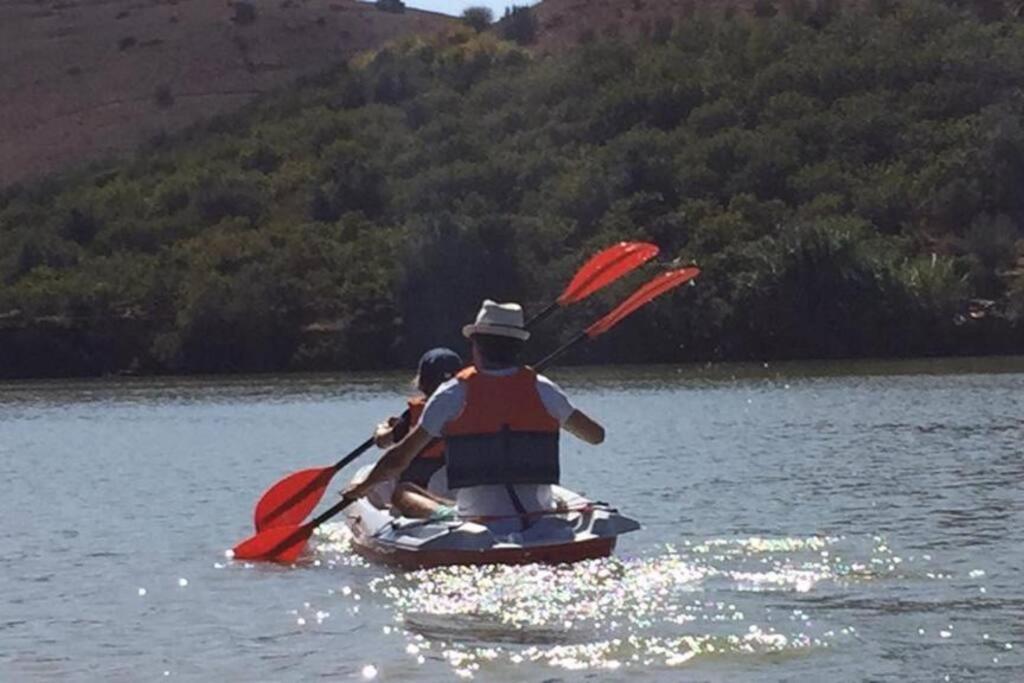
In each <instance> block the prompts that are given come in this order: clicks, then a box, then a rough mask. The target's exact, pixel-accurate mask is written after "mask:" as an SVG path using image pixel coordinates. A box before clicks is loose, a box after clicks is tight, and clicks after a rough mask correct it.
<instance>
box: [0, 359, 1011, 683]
mask: <svg viewBox="0 0 1024 683" xmlns="http://www.w3.org/2000/svg"><path fill="white" fill-rule="evenodd" d="M553 376H554V378H555V379H556V380H558V381H560V382H561V383H562V384H563V386H564V387H565V388H566V389H567V390H568V391H569V392H570V393H571V394H572V396H573V397H574V399H575V401H576V402H577V404H578V405H579V406H581V407H583V408H585V409H586V410H588V412H591V413H592V414H593V415H595V416H596V417H598V418H599V419H601V420H602V421H603V422H604V423H605V424H606V426H607V427H608V432H609V438H608V441H607V442H606V443H605V444H604V445H603V446H601V447H599V448H591V447H587V446H585V445H582V444H579V443H576V442H573V441H572V440H571V439H566V440H565V442H564V458H563V470H564V480H565V483H566V484H567V485H568V486H570V487H571V488H575V489H577V490H580V491H584V492H586V493H587V494H589V495H591V496H593V497H596V498H599V499H601V500H607V501H611V502H613V503H614V504H616V505H617V506H618V507H619V508H620V509H622V510H623V511H624V512H626V513H627V514H630V515H632V516H634V517H636V518H638V519H640V520H641V521H642V522H643V524H644V528H643V530H642V531H640V532H637V533H634V534H631V535H629V536H626V537H624V538H623V539H622V541H621V543H620V546H619V550H618V552H617V556H616V557H615V558H613V559H610V560H605V561H595V562H588V563H583V564H580V565H576V566H574V567H569V568H565V567H563V568H552V567H538V566H533V567H518V568H502V567H496V568H483V569H481V568H468V569H441V570H434V571H429V572H417V573H413V574H403V573H394V572H392V571H390V570H388V569H384V568H380V567H374V566H369V565H367V564H365V563H364V562H362V561H361V560H359V559H358V558H355V557H353V556H352V554H351V553H350V552H349V551H348V545H347V539H346V535H345V533H344V532H343V530H341V529H339V528H338V527H329V528H328V529H326V530H325V533H324V534H322V535H320V536H319V537H318V538H317V539H316V542H315V544H314V546H315V552H314V554H313V555H312V557H311V559H310V561H309V562H308V563H306V564H304V565H302V566H300V567H294V568H281V567H266V566H247V565H244V564H241V563H233V562H230V561H228V560H227V559H226V558H225V557H224V549H225V548H227V547H230V546H231V545H233V543H235V542H236V541H238V540H240V539H241V538H244V537H245V536H247V535H248V534H249V533H251V509H252V504H253V503H254V502H255V500H256V499H257V497H258V495H259V493H260V492H261V491H262V490H263V488H264V487H265V486H266V485H268V484H269V483H271V482H272V481H274V480H276V479H277V478H279V477H280V476H282V475H284V474H285V473H288V472H289V471H292V470H295V469H301V468H304V467H309V466H314V465H327V464H330V463H331V462H333V461H334V460H336V459H337V458H338V457H340V455H342V454H343V453H344V452H345V451H347V450H348V449H349V448H351V447H353V446H354V445H356V444H357V443H359V442H361V441H362V440H363V439H364V438H365V437H366V435H367V432H368V430H369V429H370V428H371V426H372V425H373V424H374V423H375V422H376V421H378V420H379V419H380V418H382V417H383V416H386V415H388V414H394V413H396V412H398V411H400V410H401V402H402V397H403V392H404V391H405V390H406V388H407V379H408V378H407V377H406V376H405V375H399V374H391V375H384V376H372V375H352V376H345V377H338V376H327V375H316V376H292V377H284V378H272V377H259V378H245V379H227V380H226V379H223V378H218V379H146V380H141V379H140V380H134V379H133V380H118V381H112V380H108V381H82V382H79V381H75V382H27V383H8V384H0V476H2V477H3V480H4V481H5V482H6V483H7V485H6V487H5V491H4V495H3V497H2V498H0V500H2V503H0V514H2V518H3V520H4V524H3V525H2V526H0V680H4V681H7V680H12V681H23V680H24V681H35V680H100V679H103V680H113V681H135V680H153V679H161V680H162V679H164V678H169V679H178V680H195V681H200V680H216V679H223V680H275V681H293V680H294V681H299V680H310V679H313V678H318V677H332V678H339V679H342V680H344V679H353V680H365V679H366V678H368V677H374V678H375V679H376V680H402V679H410V678H420V679H423V680H436V679H441V680H444V679H454V678H473V679H477V680H488V681H490V680H508V681H513V680H515V681H518V680H535V681H541V680H565V681H574V680H590V679H593V678H595V677H599V678H600V679H601V680H630V681H632V680H638V679H639V680H652V681H653V680H672V681H675V680H681V679H685V680H698V681H735V680H750V681H776V680H788V681H821V680H837V681H849V680H873V681H884V680H892V681H905V680H921V681H935V680H944V679H945V678H946V677H948V678H949V680H971V681H1010V680H1024V657H1022V654H1021V650H1022V648H1024V581H1022V580H1021V576H1022V571H1021V570H1022V568H1024V547H1022V541H1024V531H1022V526H1024V525H1022V523H1024V484H1022V482H1024V457H1022V446H1021V444H1022V443H1024V404H1022V399H1021V397H1022V395H1024V359H990V360H959V361H918V362H909V363H900V362H893V363H861V364H786V365H778V366H776V365H770V366H714V367H690V366H688V367H678V368H676V367H658V368H617V369H611V370H609V369H601V370H593V369H577V370H572V371H563V370H559V371H556V372H554V373H553ZM367 458H368V459H367V462H369V456H367ZM343 483H344V477H343V476H339V477H338V479H337V480H336V484H337V486H336V487H335V488H339V487H340V486H341V485H342V484H343ZM333 500H334V499H333V498H331V500H330V502H333Z"/></svg>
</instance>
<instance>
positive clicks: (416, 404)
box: [406, 396, 444, 460]
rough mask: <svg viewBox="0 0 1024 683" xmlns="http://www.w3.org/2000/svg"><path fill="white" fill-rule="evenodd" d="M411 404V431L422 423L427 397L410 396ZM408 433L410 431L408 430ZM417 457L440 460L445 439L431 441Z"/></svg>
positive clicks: (409, 402) (442, 455)
mask: <svg viewBox="0 0 1024 683" xmlns="http://www.w3.org/2000/svg"><path fill="white" fill-rule="evenodd" d="M408 404H409V424H410V425H412V426H411V427H410V429H409V431H410V432H411V431H412V430H413V429H415V428H416V427H417V426H418V425H419V423H420V416H422V415H423V408H424V407H425V406H426V405H427V399H426V398H424V397H422V396H418V397H416V398H410V399H409V401H408ZM406 433H408V432H406ZM416 457H417V458H423V459H425V460H439V459H441V458H443V457H444V441H443V440H441V439H434V440H433V441H431V442H430V445H428V446H427V447H426V448H424V449H423V450H422V451H420V453H419V455H417V456H416Z"/></svg>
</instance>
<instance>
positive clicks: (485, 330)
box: [462, 323, 530, 341]
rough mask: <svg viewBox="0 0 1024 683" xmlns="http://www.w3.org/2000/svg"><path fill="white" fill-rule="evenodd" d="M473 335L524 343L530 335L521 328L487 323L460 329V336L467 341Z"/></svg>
mask: <svg viewBox="0 0 1024 683" xmlns="http://www.w3.org/2000/svg"><path fill="white" fill-rule="evenodd" d="M474 334H489V335H491V336H494V337H508V338H510V339H518V340H520V341H526V340H527V339H529V338H530V333H529V332H527V331H526V330H524V329H523V328H521V327H510V326H509V325H491V324H488V323H476V324H470V325H466V326H465V327H463V328H462V336H463V337H465V338H466V339H469V338H470V337H472V336H473V335H474Z"/></svg>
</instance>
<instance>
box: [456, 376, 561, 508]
mask: <svg viewBox="0 0 1024 683" xmlns="http://www.w3.org/2000/svg"><path fill="white" fill-rule="evenodd" d="M456 377H457V378H458V379H459V381H460V382H461V383H462V384H463V386H464V387H465V389H466V401H465V405H464V406H463V408H462V412H460V413H459V415H458V416H457V417H456V418H455V419H453V420H451V421H450V422H449V423H448V424H447V425H445V428H444V437H445V444H446V448H445V460H446V464H447V467H448V487H449V488H451V489H458V488H465V487H467V486H484V485H490V484H557V483H558V478H559V462H558V436H559V424H558V420H556V419H555V418H554V417H552V416H551V415H550V414H549V413H548V411H547V408H545V407H544V402H543V401H542V400H541V397H540V394H539V393H538V392H537V373H536V372H534V371H533V370H532V369H530V368H520V369H519V371H518V372H516V373H515V374H513V375H510V376H501V375H490V374H487V373H483V372H478V371H477V369H476V368H473V367H470V368H466V369H465V370H463V371H462V372H460V373H459V374H458V375H456Z"/></svg>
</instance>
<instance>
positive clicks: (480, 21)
mask: <svg viewBox="0 0 1024 683" xmlns="http://www.w3.org/2000/svg"><path fill="white" fill-rule="evenodd" d="M462 22H463V23H464V24H466V26H469V27H470V28H471V29H473V30H474V31H476V32H477V33H480V32H481V31H486V30H487V28H488V27H490V25H491V24H492V23H494V12H492V11H491V8H490V7H467V8H466V10H465V11H464V12H463V13H462Z"/></svg>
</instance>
